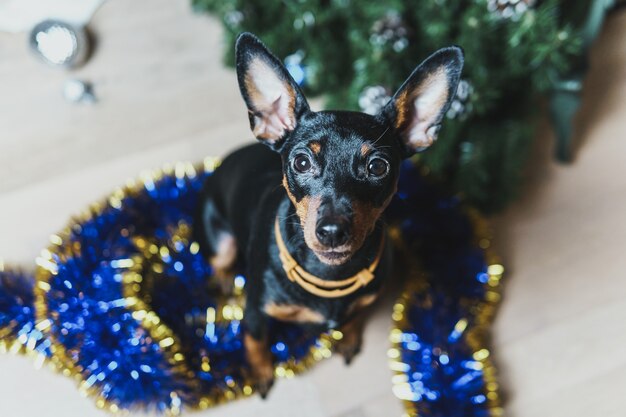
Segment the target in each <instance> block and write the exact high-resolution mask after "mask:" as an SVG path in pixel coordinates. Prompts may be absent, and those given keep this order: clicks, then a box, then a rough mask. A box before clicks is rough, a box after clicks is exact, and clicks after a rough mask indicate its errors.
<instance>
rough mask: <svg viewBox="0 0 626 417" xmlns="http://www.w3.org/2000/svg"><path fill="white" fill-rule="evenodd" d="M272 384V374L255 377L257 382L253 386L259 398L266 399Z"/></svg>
mask: <svg viewBox="0 0 626 417" xmlns="http://www.w3.org/2000/svg"><path fill="white" fill-rule="evenodd" d="M273 385H274V376H272V377H271V378H261V379H257V382H256V383H255V384H254V387H255V388H256V391H257V392H258V393H259V395H260V396H261V398H262V399H266V398H267V395H268V394H269V392H270V390H271V389H272V386H273Z"/></svg>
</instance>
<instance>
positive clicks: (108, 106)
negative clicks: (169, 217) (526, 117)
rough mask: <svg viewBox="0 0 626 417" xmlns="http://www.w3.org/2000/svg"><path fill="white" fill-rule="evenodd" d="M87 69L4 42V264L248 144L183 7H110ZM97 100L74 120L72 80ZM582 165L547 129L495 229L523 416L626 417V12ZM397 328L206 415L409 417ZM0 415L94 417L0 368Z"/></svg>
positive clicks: (581, 152) (49, 376)
mask: <svg viewBox="0 0 626 417" xmlns="http://www.w3.org/2000/svg"><path fill="white" fill-rule="evenodd" d="M92 29H93V31H94V32H95V33H96V35H97V37H98V40H99V43H98V49H97V52H96V54H95V56H94V57H93V59H92V60H91V61H90V62H89V63H88V65H87V66H86V67H84V68H83V69H80V70H78V71H76V72H72V73H68V72H64V71H59V70H56V69H51V68H48V67H45V66H44V65H43V64H41V63H40V62H38V61H37V60H35V59H34V58H33V57H32V56H31V55H30V54H29V51H28V50H27V48H26V37H25V35H8V34H0V255H1V256H2V257H3V258H4V259H5V261H6V262H7V263H17V264H21V265H26V266H28V265H32V262H33V259H34V257H35V256H36V255H37V253H38V251H39V250H40V249H41V248H42V247H43V246H45V245H46V242H47V237H48V235H49V234H51V233H53V232H55V231H56V230H58V229H60V228H61V227H62V226H63V225H64V223H65V222H66V220H67V219H68V217H69V216H70V215H71V214H73V213H76V212H77V211H79V210H80V209H81V208H82V207H84V206H85V205H86V204H88V203H89V202H91V201H93V200H96V199H98V198H99V197H101V196H102V195H103V194H105V193H106V192H108V191H109V190H111V189H112V188H113V187H115V186H117V185H119V184H121V183H123V181H125V180H126V179H127V178H130V177H135V176H136V175H137V174H138V173H139V172H140V171H141V170H144V169H148V168H155V167H159V166H161V165H162V164H163V163H165V162H168V161H177V160H199V159H201V158H203V157H204V156H206V155H223V154H224V153H226V152H227V151H228V150H230V149H232V148H233V147H236V146H238V145H240V144H242V143H244V142H246V141H249V140H250V137H251V135H250V133H249V130H248V123H247V117H246V112H245V109H244V107H243V104H242V103H241V100H240V98H239V96H238V89H237V85H236V80H235V75H234V73H233V72H232V71H230V70H228V69H225V68H223V67H222V66H221V62H220V61H221V53H222V45H221V34H220V28H219V24H218V23H217V22H215V21H213V20H210V19H209V18H207V17H205V16H197V15H193V14H192V13H191V12H190V10H189V8H188V2H186V1H177V2H172V1H170V0H134V1H132V2H115V1H114V2H107V3H106V4H105V5H104V6H103V7H102V9H101V10H100V11H99V12H98V13H97V15H96V17H95V19H94V21H93V24H92ZM70 77H76V78H81V79H86V80H90V81H92V82H93V83H94V84H95V90H96V94H97V96H98V99H99V102H98V103H97V104H95V105H74V104H70V103H68V102H66V101H65V100H64V99H63V97H62V85H63V82H64V80H66V79H68V78H70ZM576 126H577V131H578V135H577V141H578V145H577V158H576V161H575V163H574V164H573V165H569V166H562V165H555V164H554V163H553V161H552V160H551V159H550V152H551V147H552V140H553V138H552V134H551V133H550V131H549V126H548V125H547V124H545V123H544V124H543V125H542V128H541V134H540V138H539V140H538V141H537V146H536V149H535V150H534V152H533V158H532V159H533V161H532V164H531V168H530V169H529V171H528V175H527V177H528V178H527V186H526V187H525V189H524V192H523V197H522V198H521V199H520V200H519V201H518V202H517V203H516V204H514V205H512V206H511V208H510V209H509V210H508V211H507V212H506V213H504V214H503V215H501V216H499V217H498V218H496V219H495V229H496V246H497V247H498V249H499V251H500V253H501V254H502V255H503V257H504V259H505V263H506V265H507V266H508V271H509V273H508V275H507V285H506V288H505V295H504V300H503V304H502V308H501V309H500V312H499V315H498V319H497V322H496V324H495V328H494V352H495V354H496V359H497V362H498V364H499V366H500V369H501V374H502V375H501V382H502V387H503V390H504V391H505V392H506V396H507V401H506V409H507V415H509V416H513V417H545V416H550V417H561V416H562V417H566V416H567V417H589V416H597V417H623V416H624V415H625V411H624V410H626V396H624V390H625V389H626V354H624V352H625V348H624V346H625V345H626V273H625V271H626V256H625V255H624V252H625V251H626V13H624V12H622V13H621V14H619V15H616V16H614V17H613V18H611V19H610V20H609V22H608V24H607V26H606V27H605V29H604V31H603V33H602V36H601V37H600V39H599V40H598V42H597V45H596V47H595V49H594V53H593V57H592V70H591V74H590V76H589V78H588V80H587V82H586V85H585V96H584V103H583V109H582V110H581V112H580V114H579V116H578V117H577V121H576ZM388 326H389V319H388V314H387V313H386V312H383V313H381V314H378V315H376V316H375V317H374V318H373V320H372V322H371V323H370V325H369V327H368V329H367V334H366V344H365V349H364V352H363V353H362V354H361V356H360V357H359V358H358V359H357V360H356V361H355V363H354V364H353V365H352V366H351V367H349V368H346V367H344V366H343V365H342V363H341V362H340V360H339V359H338V358H334V359H331V360H329V361H327V362H325V363H322V364H320V365H319V366H318V367H316V369H314V370H313V371H312V372H310V373H308V374H305V375H303V376H301V377H298V378H296V379H293V380H281V381H279V382H278V384H277V386H276V388H275V389H274V391H273V392H272V394H271V397H270V399H269V400H268V401H266V402H261V401H260V400H259V399H257V398H252V399H249V400H245V401H240V402H237V403H234V404H231V405H228V406H224V407H221V408H218V409H215V410H212V411H208V412H206V414H207V415H210V416H221V415H236V416H238V417H246V416H253V415H254V416H268V417H269V416H272V417H280V416H291V415H295V414H297V415H300V416H304V417H379V416H399V415H400V414H401V407H400V404H399V401H397V400H396V399H395V398H394V397H393V395H392V394H391V382H390V372H389V371H388V370H387V365H386V359H385V358H386V355H385V352H386V350H387V347H388V346H387V334H388ZM0 374H1V375H2V377H0V415H2V416H10V415H16V416H17V415H19V416H20V417H35V416H37V417H38V416H41V415H59V416H77V417H78V416H81V417H84V416H90V415H98V412H97V411H96V410H95V408H94V407H93V405H92V403H91V402H90V401H89V400H85V399H83V398H81V397H80V396H79V394H78V392H77V390H76V389H75V384H74V382H73V381H71V380H69V379H66V378H64V377H61V376H58V375H56V374H53V373H51V372H49V371H47V370H39V371H36V370H34V369H33V366H32V364H31V363H30V361H29V360H26V359H24V358H19V357H12V356H0Z"/></svg>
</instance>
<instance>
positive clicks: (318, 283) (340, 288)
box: [274, 217, 385, 298]
mask: <svg viewBox="0 0 626 417" xmlns="http://www.w3.org/2000/svg"><path fill="white" fill-rule="evenodd" d="M274 234H275V235H276V244H277V245H278V255H279V257H280V261H281V263H282V264H283V269H284V270H285V273H286V274H287V278H289V280H290V281H291V282H295V283H296V284H298V285H300V286H301V287H302V288H304V289H305V290H306V291H308V292H310V293H311V294H314V295H317V296H319V297H324V298H338V297H343V296H344V295H349V294H352V293H353V292H355V291H356V290H358V289H359V288H363V287H365V286H366V285H367V284H369V283H370V282H371V281H372V280H373V279H374V271H375V270H376V267H377V266H378V263H379V262H380V258H381V256H382V254H383V249H384V246H385V235H384V234H383V235H382V237H381V239H380V247H379V248H378V253H377V254H376V258H375V259H374V261H372V263H371V264H370V266H369V267H367V268H363V269H362V270H360V271H359V272H357V273H356V274H355V275H353V276H351V277H350V278H346V279H344V280H341V281H326V280H323V279H321V278H318V277H316V276H315V275H312V274H310V273H308V272H307V271H305V270H304V268H302V267H301V266H300V265H298V262H296V260H295V259H293V257H292V256H291V254H290V253H289V250H288V249H287V246H286V245H285V242H284V241H283V237H282V236H281V234H280V226H279V224H278V217H276V222H275V223H274Z"/></svg>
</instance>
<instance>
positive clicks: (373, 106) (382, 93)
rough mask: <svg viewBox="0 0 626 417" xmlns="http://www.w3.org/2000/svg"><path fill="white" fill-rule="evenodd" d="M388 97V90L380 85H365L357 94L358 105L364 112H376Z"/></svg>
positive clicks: (387, 100)
mask: <svg viewBox="0 0 626 417" xmlns="http://www.w3.org/2000/svg"><path fill="white" fill-rule="evenodd" d="M390 99H391V96H390V95H389V91H388V90H387V89H386V88H385V87H383V86H382V85H374V86H369V87H365V88H364V89H363V91H362V92H361V94H360V95H359V107H360V108H361V110H362V111H363V112H364V113H367V114H372V115H373V114H378V113H379V112H380V111H381V109H382V108H383V107H384V106H385V104H387V103H388V102H389V100H390Z"/></svg>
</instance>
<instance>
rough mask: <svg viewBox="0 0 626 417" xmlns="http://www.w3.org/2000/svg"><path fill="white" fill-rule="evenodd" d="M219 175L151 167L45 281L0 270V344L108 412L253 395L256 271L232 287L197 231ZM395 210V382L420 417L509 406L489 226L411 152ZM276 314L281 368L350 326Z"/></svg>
mask: <svg viewBox="0 0 626 417" xmlns="http://www.w3.org/2000/svg"><path fill="white" fill-rule="evenodd" d="M211 171H212V164H210V163H209V164H208V165H207V166H205V167H204V169H196V168H194V167H193V166H192V165H190V164H177V165H176V166H174V167H171V168H168V169H165V170H164V171H163V172H159V173H155V174H153V175H148V176H144V177H143V178H142V179H141V180H140V181H137V182H136V183H134V184H130V185H128V186H126V187H125V188H124V189H119V190H117V191H115V192H114V193H113V194H111V196H109V198H108V199H107V200H106V201H104V202H102V203H100V204H96V205H94V206H92V207H90V209H89V210H88V212H86V213H84V215H83V216H82V217H81V218H80V219H77V220H75V221H72V223H71V224H70V225H69V226H68V228H67V229H66V230H64V231H63V232H61V233H59V234H58V235H54V236H52V238H51V239H52V242H53V245H52V246H50V247H49V248H48V249H46V250H44V251H43V252H42V256H41V257H40V258H38V260H37V264H38V270H37V274H36V277H33V276H30V275H26V274H22V273H18V272H15V271H10V270H6V271H5V270H3V269H2V268H0V351H11V352H26V353H29V354H33V355H34V356H35V357H36V360H37V361H38V362H39V363H42V362H44V361H46V360H47V361H49V362H50V363H51V364H53V366H55V367H56V368H57V369H59V370H60V371H62V372H64V373H65V374H67V375H78V376H80V380H81V381H82V382H81V384H80V389H81V390H84V391H86V392H87V393H89V394H91V395H93V396H94V397H95V398H96V404H97V405H98V406H99V407H102V408H107V409H109V410H111V411H118V410H125V409H132V408H148V409H156V410H159V411H165V412H168V413H171V414H178V413H179V412H180V411H181V410H182V409H184V408H201V409H203V408H207V407H210V406H213V405H215V404H218V403H220V402H223V401H227V400H231V399H234V398H237V397H239V396H242V395H250V394H252V392H253V389H252V387H251V384H250V383H249V381H248V380H247V379H246V363H245V357H244V354H243V345H242V338H243V337H242V329H241V327H240V322H241V319H242V317H243V309H242V303H243V292H242V290H243V288H244V286H245V278H244V277H243V276H239V277H237V278H236V281H235V284H236V285H235V289H234V292H233V293H232V294H222V293H221V292H220V290H219V287H218V286H217V285H215V283H214V282H213V281H212V280H211V278H210V276H211V273H212V271H211V267H210V265H208V263H207V262H206V260H205V259H203V257H202V256H201V255H200V253H199V250H198V249H199V248H198V244H197V243H195V242H193V241H192V240H191V237H190V236H191V219H192V217H191V213H192V212H193V209H194V206H195V204H196V200H197V194H198V190H199V189H200V187H201V184H202V182H203V179H204V178H205V177H206V176H207V175H210V173H211ZM387 219H388V222H389V223H390V224H391V225H392V230H391V235H392V237H393V239H394V242H395V243H396V246H397V247H398V251H399V253H400V254H401V255H402V258H401V259H400V260H399V262H402V263H404V264H405V265H406V268H403V270H405V271H408V273H407V276H406V284H405V290H404V292H403V294H402V296H401V297H400V299H399V300H398V302H397V303H396V304H395V306H394V310H393V319H394V321H395V323H396V326H395V328H394V329H392V331H391V335H390V339H391V342H392V348H391V349H390V350H389V356H390V358H391V368H392V370H393V371H394V373H395V375H394V376H393V379H392V380H393V384H394V385H393V390H394V393H395V394H396V395H397V396H398V397H399V398H400V399H402V400H404V401H405V403H406V410H407V414H408V415H410V416H416V415H419V416H423V417H439V416H445V417H474V416H475V417H479V416H496V415H500V413H501V409H500V407H499V399H498V391H497V383H496V381H495V369H494V367H493V365H492V364H491V362H490V360H489V351H488V350H487V349H486V348H485V340H486V336H487V333H488V326H489V324H490V321H491V318H492V315H493V311H494V309H495V304H496V303H497V301H498V299H499V293H498V288H499V280H500V277H501V275H502V267H501V266H500V265H498V264H490V262H491V260H490V259H487V258H486V250H487V248H488V246H489V238H488V236H487V235H486V231H485V227H484V225H482V222H481V220H480V219H479V218H478V217H477V216H476V215H473V214H472V213H471V211H468V210H466V209H464V208H462V207H461V205H460V204H459V201H458V200H457V199H456V198H454V197H450V196H447V195H445V194H443V193H441V192H440V191H438V190H437V188H436V187H434V186H432V185H430V184H429V183H428V182H427V181H425V180H424V179H423V178H422V177H421V176H420V175H419V173H418V170H417V168H415V166H414V165H412V164H411V163H408V162H407V163H406V164H405V165H404V166H403V168H402V173H401V180H400V184H399V190H398V195H397V197H396V198H395V200H394V202H393V203H392V205H391V207H390V208H389V209H388V212H387ZM398 269H400V268H398ZM271 326H272V331H271V335H272V341H271V350H272V353H273V354H274V357H275V362H276V375H277V376H286V377H289V376H292V375H294V374H295V373H297V372H299V371H302V370H304V369H307V368H308V367H309V366H310V365H311V364H313V363H314V362H316V361H319V360H321V359H323V358H327V357H329V356H330V355H331V351H332V346H333V341H334V340H337V339H340V338H341V337H342V335H341V333H340V332H339V331H334V332H331V333H329V334H323V335H310V334H306V333H305V332H303V331H302V330H301V329H300V328H299V327H297V326H294V325H289V324H286V323H280V322H273V323H272V324H271ZM381 360H383V358H381Z"/></svg>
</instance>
